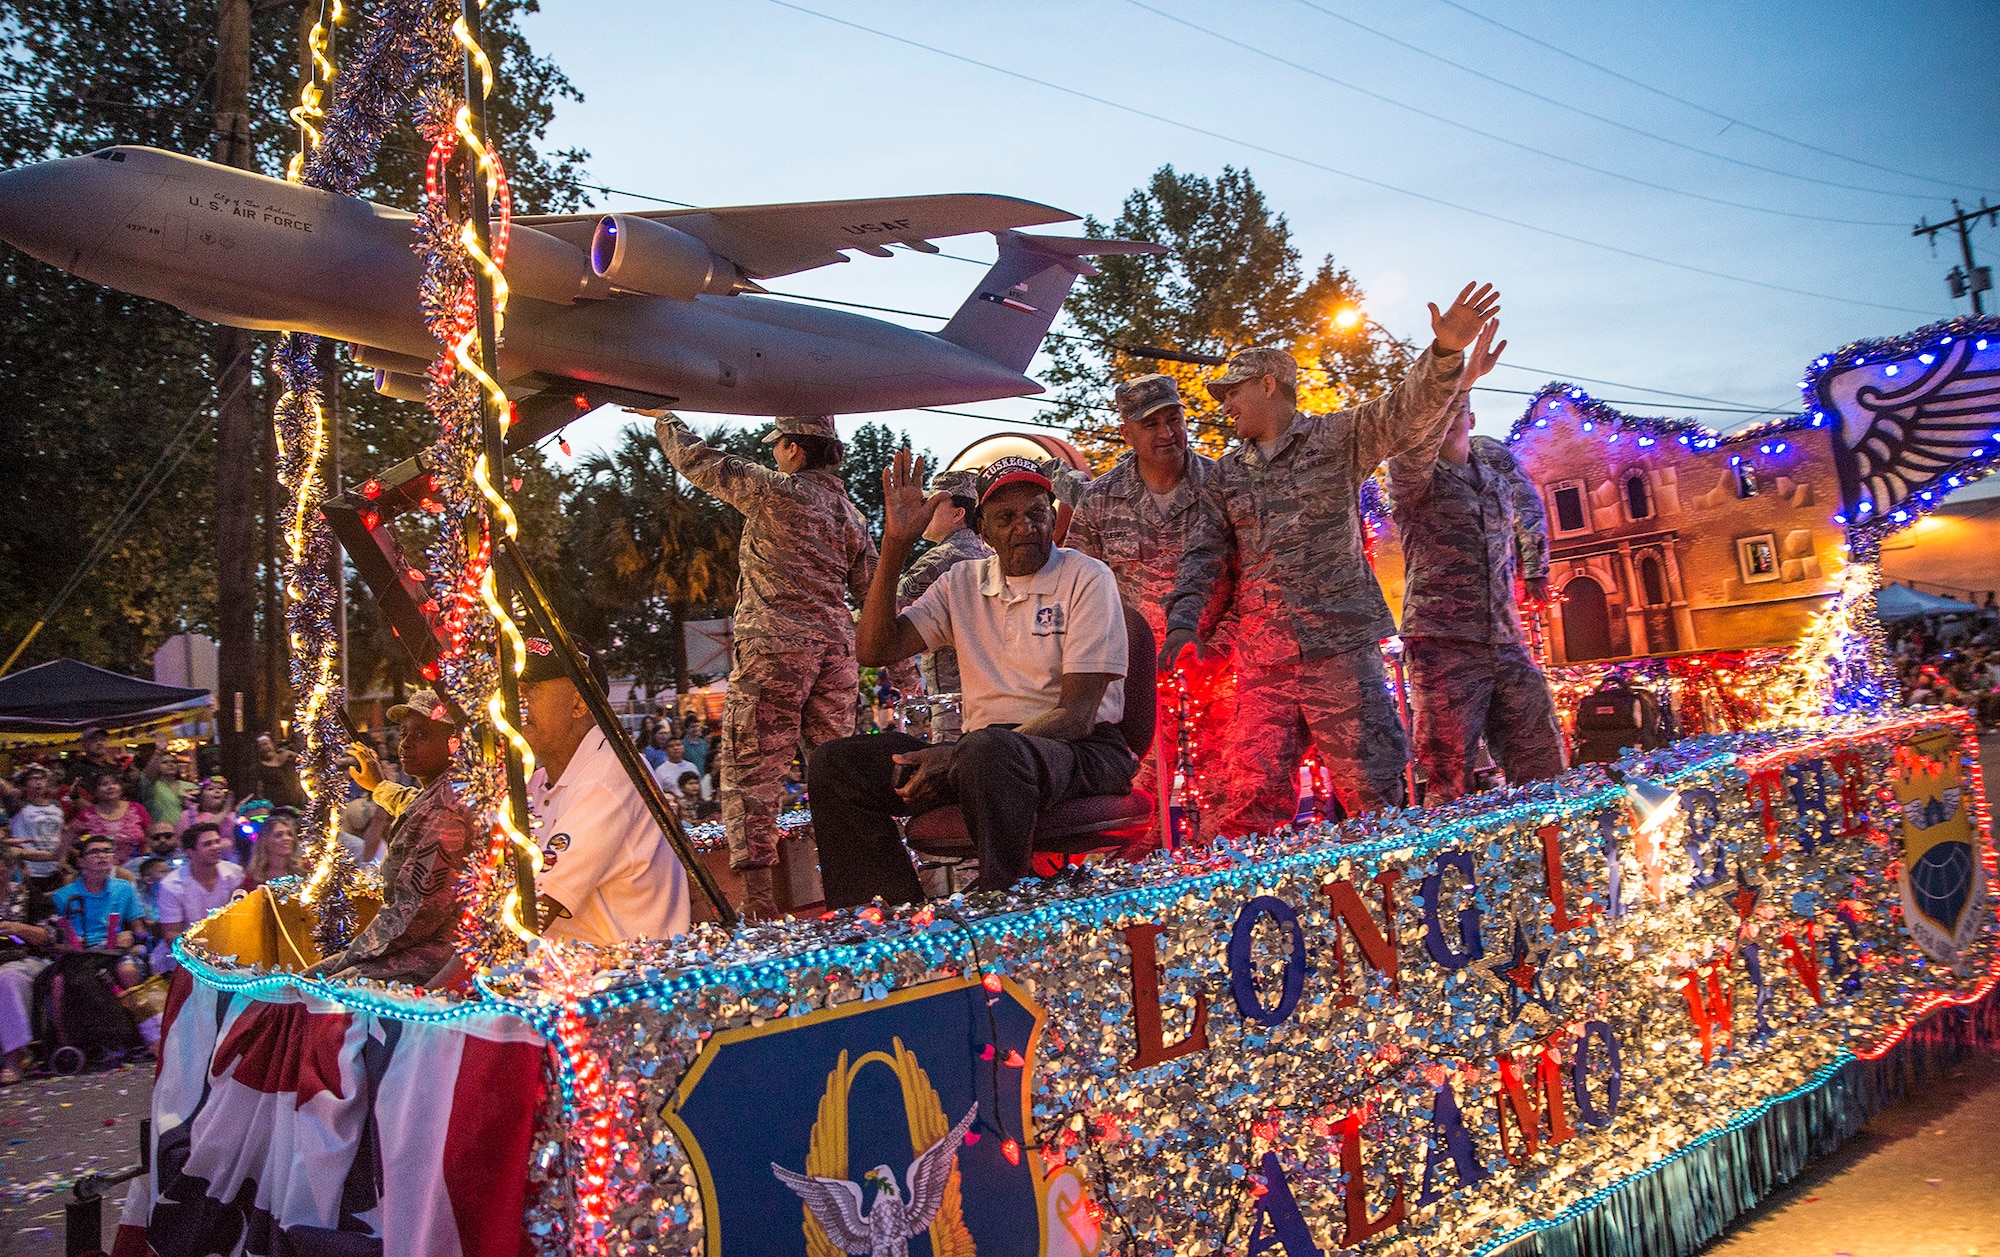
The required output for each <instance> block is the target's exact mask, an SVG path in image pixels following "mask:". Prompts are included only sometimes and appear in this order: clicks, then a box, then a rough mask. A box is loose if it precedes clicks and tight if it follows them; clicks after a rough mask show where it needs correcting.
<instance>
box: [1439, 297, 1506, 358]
mask: <svg viewBox="0 0 2000 1257" xmlns="http://www.w3.org/2000/svg"><path fill="white" fill-rule="evenodd" d="M1430 307H1431V334H1432V335H1433V336H1436V337H1437V343H1438V347H1439V348H1441V349H1443V350H1444V351H1445V352H1446V353H1457V352H1458V351H1459V350H1461V349H1464V348H1465V347H1466V346H1467V345H1470V344H1471V343H1472V341H1473V338H1474V337H1476V336H1478V335H1479V329H1480V328H1482V327H1485V326H1486V324H1487V323H1488V322H1489V321H1491V320H1492V319H1493V317H1494V316H1496V315H1498V314H1499V313H1500V293H1499V291H1498V290H1497V289H1495V288H1494V287H1493V285H1491V284H1481V285H1479V288H1478V291H1476V292H1475V291H1474V290H1473V286H1472V285H1471V284H1467V285H1466V286H1465V287H1464V288H1461V289H1459V292H1458V300H1456V301H1454V302H1452V303H1451V309H1449V310H1446V311H1445V312H1444V313H1442V314H1440V313H1438V308H1437V303H1436V302H1435V301H1433V302H1431V303H1430Z"/></svg>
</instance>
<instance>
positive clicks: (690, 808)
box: [638, 707, 722, 825]
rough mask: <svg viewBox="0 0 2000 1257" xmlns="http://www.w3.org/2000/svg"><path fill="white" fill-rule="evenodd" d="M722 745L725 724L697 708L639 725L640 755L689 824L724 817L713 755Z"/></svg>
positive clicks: (682, 819) (680, 815)
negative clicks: (718, 746) (718, 800)
mask: <svg viewBox="0 0 2000 1257" xmlns="http://www.w3.org/2000/svg"><path fill="white" fill-rule="evenodd" d="M721 741H722V722H721V721H719V720H715V719H712V718H709V717H707V716H704V715H702V714H701V712H699V711H697V710H696V709H695V708H693V707H690V708H688V709H687V710H686V711H684V712H682V713H681V714H680V715H679V716H674V715H660V716H647V717H646V718H645V719H644V720H642V721H640V723H639V734H638V743H639V750H640V753H641V754H642V755H644V756H645V758H646V766H647V767H648V768H650V769H652V770H653V780H655V781H657V782H659V783H660V792H661V793H662V794H664V795H666V797H667V803H668V805H669V806H670V807H672V808H673V809H674V812H675V815H677V816H679V817H680V819H681V821H682V822H683V823H684V824H690V825H692V824H696V823H699V822H701V821H707V820H713V819H715V817H717V816H719V815H720V814H721V808H720V806H719V805H718V804H717V802H716V794H717V790H718V788H719V786H720V782H719V781H718V780H717V779H716V774H717V762H716V756H715V755H714V753H713V752H714V750H715V748H716V746H717V745H719V744H720V743H721Z"/></svg>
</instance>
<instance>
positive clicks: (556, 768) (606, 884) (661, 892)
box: [521, 637, 688, 944]
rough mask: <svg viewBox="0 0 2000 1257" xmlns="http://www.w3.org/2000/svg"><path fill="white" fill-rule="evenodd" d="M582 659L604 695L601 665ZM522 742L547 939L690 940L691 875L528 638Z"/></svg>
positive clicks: (580, 706)
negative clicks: (530, 757) (531, 757)
mask: <svg viewBox="0 0 2000 1257" xmlns="http://www.w3.org/2000/svg"><path fill="white" fill-rule="evenodd" d="M584 657H585V659H586V660H587V661H588V663H589V665H590V671H591V675H593V676H594V677H596V678H597V684H598V685H599V687H600V688H601V687H603V686H604V685H605V673H604V664H603V662H602V661H601V660H600V659H598V657H597V656H596V655H595V654H594V653H592V652H590V651H588V650H585V651H584ZM521 736H522V737H523V738H525V739H527V742H528V746H529V748H530V749H532V750H533V751H534V752H535V761H536V764H537V768H536V769H535V776H534V778H533V779H532V780H531V781H530V782H529V783H528V804H529V807H530V808H531V809H532V810H533V811H534V813H535V820H536V828H535V841H536V842H537V843H539V844H540V845H541V848H542V872H541V874H540V875H539V876H538V877H536V879H535V891H536V894H537V897H538V898H539V900H540V903H541V908H542V920H543V928H542V933H543V935H544V936H545V937H547V938H565V939H575V940H578V941H581V942H585V943H598V944H607V943H615V942H618V941H619V940H621V939H627V938H639V937H645V938H668V937H670V936H672V935H675V934H684V933H686V932H687V928H688V887H687V873H686V871H685V870H684V869H682V868H681V864H680V861H679V860H678V859H676V858H675V857H674V852H673V848H672V847H670V846H668V845H667V836H666V835H665V834H663V833H661V832H660V827H659V826H658V825H655V824H654V823H653V816H652V813H650V812H648V811H647V810H646V803H645V800H643V799H641V798H640V797H639V790H638V787H637V786H635V785H633V784H632V779H631V778H630V777H628V776H626V775H625V768H624V766H623V765H622V764H620V763H619V762H618V756H617V755H616V753H614V752H613V751H612V749H611V744H610V743H609V742H606V741H605V740H604V731H603V730H602V729H600V728H598V727H597V722H596V720H594V719H592V718H591V714H590V708H589V707H588V706H586V705H585V703H584V701H583V696H582V695H580V694H578V693H577V690H576V684H575V682H573V681H571V680H570V678H569V673H568V672H567V671H566V670H565V669H564V668H563V665H562V661H561V659H560V658H558V657H557V655H556V653H555V651H554V649H553V648H552V647H551V645H550V643H549V642H548V641H547V640H546V639H544V638H539V637H531V638H529V639H528V664H527V667H526V668H524V669H523V670H522V672H521Z"/></svg>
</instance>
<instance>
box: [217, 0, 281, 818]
mask: <svg viewBox="0 0 2000 1257" xmlns="http://www.w3.org/2000/svg"><path fill="white" fill-rule="evenodd" d="M214 141H215V144H214V158H215V160H216V162H218V163H220V164H222V165H225V166H235V167H237V168H239V169H242V170H250V169H252V168H253V165H254V161H253V158H254V154H253V150H252V148H251V144H250V0H220V3H219V4H218V5H217V6H216V23H215V113H214ZM213 352H214V356H215V369H216V374H217V377H218V378H217V380H216V385H215V391H216V395H217V397H218V398H220V401H219V402H218V403H217V406H216V416H215V420H216V422H215V558H216V564H215V568H216V572H215V621H216V623H215V631H216V637H217V638H218V639H219V641H220V650H219V651H218V653H217V660H216V691H217V692H216V695H215V699H216V704H217V706H218V708H219V709H220V710H219V712H218V715H217V720H216V727H217V729H218V730H219V731H220V733H221V741H222V771H223V774H224V775H225V776H226V777H228V778H229V783H230V785H231V786H232V787H234V788H235V789H236V790H238V791H247V790H248V789H249V788H250V783H251V782H252V780H253V779H254V778H255V776H256V765H257V756H256V736H257V730H258V727H259V725H260V724H261V723H262V722H263V721H264V720H266V719H268V718H269V715H270V713H268V712H262V711H259V710H257V708H258V704H257V590H256V558H257V545H256V539H255V536H254V530H253V525H254V522H255V512H256V509H257V499H258V497H259V496H260V495H259V494H258V493H257V488H256V486H257V478H256V462H257V459H256V455H257V450H258V446H259V442H258V440H257V438H258V435H259V433H258V428H259V426H260V425H259V415H258V411H259V407H258V405H257V398H256V395H255V394H254V393H253V392H252V391H251V390H250V388H249V379H250V357H251V338H250V333H249V332H247V331H245V330H243V329H242V328H235V327H218V328H217V329H216V330H215V340H214V350H213ZM267 631H271V632H276V631H277V629H276V627H275V626H267Z"/></svg>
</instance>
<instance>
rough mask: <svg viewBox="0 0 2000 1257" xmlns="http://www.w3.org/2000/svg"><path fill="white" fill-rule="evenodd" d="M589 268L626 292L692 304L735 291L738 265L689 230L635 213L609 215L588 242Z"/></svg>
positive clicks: (599, 224) (600, 223)
mask: <svg viewBox="0 0 2000 1257" xmlns="http://www.w3.org/2000/svg"><path fill="white" fill-rule="evenodd" d="M590 269H591V270H593V271H595V272H597V274H599V275H601V276H603V277H604V278H605V279H607V280H609V281H611V283H612V284H614V285H615V286H617V287H619V288H623V289H625V290H626V291H627V292H643V293H646V294H647V295H648V296H653V297H674V298H677V299H679V300H681V301H692V300H694V299H695V298H696V297H698V296H700V295H701V294H703V293H711V294H714V295H715V296H725V295H727V294H729V293H731V292H734V291H736V288H737V284H738V279H739V278H740V277H739V276H738V274H737V271H736V266H735V264H734V263H732V262H730V261H729V260H728V259H726V258H720V257H717V256H716V255H715V254H714V253H711V252H710V251H709V248H708V246H707V245H705V244H703V243H702V242H701V241H699V240H697V239H695V238H694V237H693V236H690V235H689V234H687V233H686V232H685V231H680V230H677V229H676V228H673V227H669V226H667V225H666V224H665V223H659V222H654V221H653V220H652V219H650V218H639V217H637V216H635V215H631V214H607V215H606V216H605V217H604V219H603V220H602V221H600V222H599V223H598V224H597V233H596V234H595V235H594V236H592V237H591V240H590Z"/></svg>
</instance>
